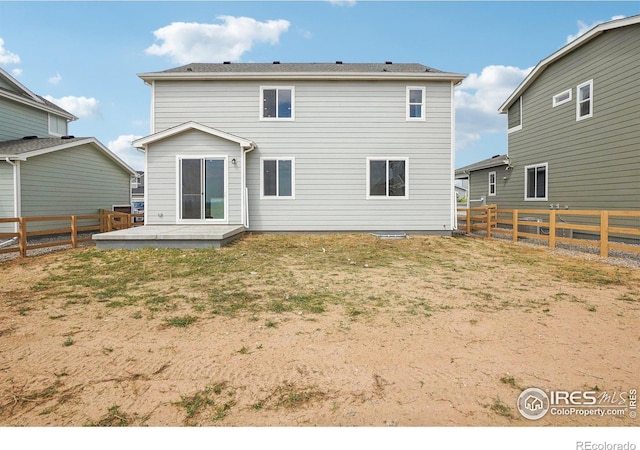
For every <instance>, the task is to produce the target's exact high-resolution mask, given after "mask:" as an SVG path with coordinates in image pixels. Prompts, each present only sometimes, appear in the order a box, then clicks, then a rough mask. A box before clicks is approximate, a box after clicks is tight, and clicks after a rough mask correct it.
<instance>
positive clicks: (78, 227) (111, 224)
mask: <svg viewBox="0 0 640 450" xmlns="http://www.w3.org/2000/svg"><path fill="white" fill-rule="evenodd" d="M143 216H144V214H142V213H135V214H128V213H121V212H117V211H109V210H106V209H101V210H99V213H98V214H82V215H69V216H37V217H10V218H0V224H11V223H13V224H17V225H14V228H15V229H17V231H14V232H0V242H3V241H11V240H13V239H15V240H16V241H17V246H16V245H11V246H9V247H5V248H0V254H3V253H12V252H18V253H20V256H22V257H25V256H27V251H29V250H35V249H39V248H45V247H58V246H61V245H71V247H72V248H77V247H78V244H80V243H85V242H89V243H90V242H92V240H91V236H89V237H82V234H86V233H95V232H98V233H106V232H109V231H114V230H122V229H126V228H131V227H137V226H142V225H144V223H143V222H136V221H135V219H134V218H135V217H143ZM42 222H46V225H45V226H46V227H47V228H45V229H38V230H29V224H37V223H40V224H42ZM52 222H53V225H52ZM57 223H60V226H57V225H56V224H57ZM44 236H55V237H57V238H56V239H52V240H50V241H48V242H41V243H38V244H29V238H38V237H44Z"/></svg>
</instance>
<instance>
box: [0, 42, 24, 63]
mask: <svg viewBox="0 0 640 450" xmlns="http://www.w3.org/2000/svg"><path fill="white" fill-rule="evenodd" d="M7 64H20V57H19V56H18V55H16V54H15V53H12V52H10V51H9V50H7V49H5V48H4V39H2V38H0V65H7Z"/></svg>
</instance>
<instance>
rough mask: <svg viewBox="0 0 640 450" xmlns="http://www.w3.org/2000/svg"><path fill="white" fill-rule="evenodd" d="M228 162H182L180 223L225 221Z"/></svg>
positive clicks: (210, 159)
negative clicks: (183, 221)
mask: <svg viewBox="0 0 640 450" xmlns="http://www.w3.org/2000/svg"><path fill="white" fill-rule="evenodd" d="M226 206H227V205H226V160H225V159H224V158H193V159H191V158H183V159H181V160H180V219H182V220H207V219H209V220H220V221H223V220H225V219H226V210H227V208H226Z"/></svg>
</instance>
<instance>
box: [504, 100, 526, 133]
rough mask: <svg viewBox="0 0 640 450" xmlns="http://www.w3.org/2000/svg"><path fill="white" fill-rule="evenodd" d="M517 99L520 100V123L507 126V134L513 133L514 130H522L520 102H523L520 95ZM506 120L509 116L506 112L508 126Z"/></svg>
mask: <svg viewBox="0 0 640 450" xmlns="http://www.w3.org/2000/svg"><path fill="white" fill-rule="evenodd" d="M519 101H520V124H519V125H516V126H515V127H513V128H507V134H509V133H513V132H514V131H520V130H522V103H523V99H522V96H520V98H519ZM508 121H509V117H508V113H507V126H509V125H508Z"/></svg>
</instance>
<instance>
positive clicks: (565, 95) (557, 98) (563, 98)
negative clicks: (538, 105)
mask: <svg viewBox="0 0 640 450" xmlns="http://www.w3.org/2000/svg"><path fill="white" fill-rule="evenodd" d="M571 98H572V97H571V89H567V90H566V91H563V92H560V93H559V94H556V95H554V96H553V102H552V106H553V108H555V107H556V106H560V105H564V104H565V103H568V102H570V101H571Z"/></svg>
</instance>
